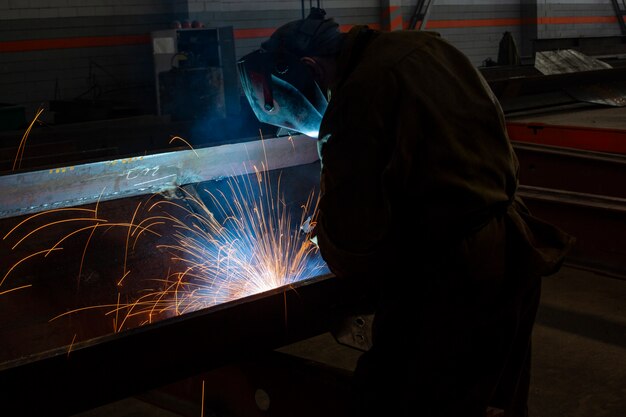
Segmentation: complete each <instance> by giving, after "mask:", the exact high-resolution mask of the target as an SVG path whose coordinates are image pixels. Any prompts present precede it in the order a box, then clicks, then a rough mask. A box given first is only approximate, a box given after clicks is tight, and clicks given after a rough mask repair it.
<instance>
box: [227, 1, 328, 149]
mask: <svg viewBox="0 0 626 417" xmlns="http://www.w3.org/2000/svg"><path fill="white" fill-rule="evenodd" d="M324 15H325V12H324V11H323V10H322V9H318V8H312V9H311V14H309V16H308V17H307V18H306V19H302V20H298V21H295V22H291V23H287V24H286V25H284V26H281V27H280V28H279V29H277V30H276V31H275V32H274V34H273V35H272V36H271V37H270V39H269V40H267V41H266V42H264V43H263V44H262V46H261V49H258V50H256V51H254V52H252V53H250V54H248V55H246V56H244V57H243V58H241V59H240V60H239V62H238V69H239V76H240V79H241V85H242V88H243V92H244V93H245V95H246V98H247V99H248V102H249V103H250V106H251V107H252V110H253V111H254V114H255V115H256V117H257V118H258V119H259V121H261V122H263V123H267V124H271V125H274V126H278V127H282V128H285V129H287V130H289V131H292V132H300V133H302V134H305V135H307V136H310V137H312V138H317V135H318V133H319V128H320V124H321V123H322V117H323V115H324V112H325V111H326V107H327V106H328V101H327V100H326V97H325V96H324V94H323V93H322V91H321V90H320V87H319V86H318V85H317V83H316V82H315V80H314V79H313V74H312V73H311V71H310V70H309V69H308V68H307V67H306V65H304V64H303V63H302V62H301V61H300V58H301V57H303V56H320V55H330V54H333V53H336V52H337V50H338V49H337V45H338V44H339V43H338V42H337V40H338V38H339V35H340V33H339V25H337V24H336V23H335V22H334V21H333V20H332V19H325V18H324Z"/></svg>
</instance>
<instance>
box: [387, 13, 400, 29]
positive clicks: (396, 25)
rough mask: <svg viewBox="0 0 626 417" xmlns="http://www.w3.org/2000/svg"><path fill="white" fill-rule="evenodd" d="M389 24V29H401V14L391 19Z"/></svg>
mask: <svg viewBox="0 0 626 417" xmlns="http://www.w3.org/2000/svg"><path fill="white" fill-rule="evenodd" d="M389 26H390V29H391V30H397V29H402V15H400V16H397V17H396V18H395V19H393V20H392V21H391V23H390V25H389Z"/></svg>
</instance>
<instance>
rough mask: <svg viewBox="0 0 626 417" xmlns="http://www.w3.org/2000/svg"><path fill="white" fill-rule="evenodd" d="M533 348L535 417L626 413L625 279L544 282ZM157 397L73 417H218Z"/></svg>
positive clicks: (340, 363) (314, 349) (313, 346)
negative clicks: (158, 399)
mask: <svg viewBox="0 0 626 417" xmlns="http://www.w3.org/2000/svg"><path fill="white" fill-rule="evenodd" d="M533 343H534V345H533V355H534V358H533V368H532V372H533V373H532V381H531V394H530V404H529V405H530V416H531V417H624V416H626V280H623V279H618V278H615V277H608V276H604V275H600V274H597V273H594V272H590V271H585V270H581V269H575V268H572V267H564V268H562V270H561V271H560V272H559V273H558V274H556V275H554V276H551V277H547V278H545V280H544V285H543V294H542V301H541V305H540V309H539V313H538V317H537V322H536V326H535V330H534V335H533ZM280 351H283V352H288V353H289V354H290V355H294V356H298V357H301V358H305V359H307V360H311V361H315V362H321V363H325V364H328V365H331V366H332V367H334V368H337V369H343V370H347V371H350V370H351V369H353V368H354V365H355V362H356V359H357V357H358V351H355V350H352V349H349V348H346V347H344V346H342V345H339V344H337V343H336V342H335V340H334V339H333V338H332V336H330V335H329V334H323V335H320V336H318V337H315V338H312V339H309V340H307V341H303V342H300V343H297V344H295V345H291V346H288V347H285V348H283V349H280ZM199 390H200V388H199V387H198V392H199ZM158 395H159V394H158V393H152V395H151V396H148V397H146V396H142V397H136V398H128V399H125V400H123V401H120V402H116V403H113V404H109V405H107V406H104V407H100V408H98V409H94V410H91V411H88V412H84V413H81V414H77V415H76V416H75V417H100V416H108V417H137V416H157V417H174V416H181V415H184V416H190V415H191V416H194V415H196V416H202V417H204V416H207V417H208V416H214V415H217V414H212V413H210V412H208V411H205V414H202V412H201V410H200V407H199V404H195V406H194V405H191V406H190V404H189V402H187V403H185V404H184V407H183V406H182V405H181V407H180V408H178V409H177V407H176V406H170V407H168V408H169V410H176V411H167V410H165V409H164V408H163V407H159V406H156V405H154V404H155V401H154V399H155V396H158ZM147 398H148V400H146V399H147ZM242 400H243V399H242ZM156 403H158V401H156ZM162 404H163V403H162ZM180 404H183V403H180ZM257 404H258V403H257ZM170 405H171V402H170ZM183 408H184V410H183ZM246 415H248V414H246ZM254 415H257V413H256V412H255V413H254ZM258 415H273V414H271V413H265V414H258ZM219 416H220V417H221V416H222V415H221V414H220V415H219ZM230 416H232V414H229V417H230ZM235 417H238V416H235Z"/></svg>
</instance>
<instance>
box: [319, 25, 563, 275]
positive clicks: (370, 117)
mask: <svg viewBox="0 0 626 417" xmlns="http://www.w3.org/2000/svg"><path fill="white" fill-rule="evenodd" d="M338 72H339V77H338V82H337V83H336V84H335V85H333V86H332V87H331V90H330V101H329V106H328V109H327V111H326V113H325V114H324V118H323V120H322V125H321V129H320V135H319V138H320V139H319V142H318V144H319V152H320V158H321V161H322V171H321V199H320V205H319V212H318V218H317V226H316V233H317V240H318V243H319V247H320V250H321V253H322V255H323V257H324V259H325V260H326V262H327V263H328V265H329V267H330V269H331V270H332V271H333V272H334V273H335V274H336V275H338V276H347V277H356V278H358V277H360V276H370V277H381V276H383V275H384V274H385V272H388V271H389V268H390V266H391V265H393V266H394V269H395V268H397V269H398V270H400V271H401V270H403V267H407V266H408V267H412V266H414V265H416V264H419V265H423V264H425V263H428V262H429V260H430V259H432V257H431V255H432V254H433V253H434V252H437V251H439V250H440V249H441V250H443V251H446V250H448V249H449V246H451V245H454V244H456V243H455V242H457V243H458V241H459V239H463V238H464V237H465V236H468V235H471V234H472V233H474V232H475V231H476V230H479V229H481V228H482V227H484V225H485V224H487V223H488V222H489V221H490V219H492V218H494V217H498V218H504V220H505V221H504V224H506V227H507V231H506V235H507V236H509V237H510V236H511V235H514V236H515V238H516V240H517V241H518V244H517V246H516V247H517V249H516V250H517V253H516V254H515V255H514V256H513V258H514V262H516V263H518V264H519V266H520V268H524V270H525V271H527V273H528V274H530V275H534V276H543V275H549V274H552V273H554V272H556V271H557V270H558V268H559V267H560V265H561V263H562V261H563V259H564V257H565V255H566V254H567V252H568V250H569V249H570V247H571V245H572V243H573V241H574V239H573V238H572V237H571V236H569V235H568V234H566V233H564V232H563V231H561V230H560V229H558V228H556V227H554V226H552V225H550V224H547V223H546V222H544V221H542V220H540V219H537V218H535V217H533V216H532V215H531V213H529V212H528V210H527V209H526V208H525V207H524V205H523V203H522V201H521V200H520V199H519V198H518V197H517V196H516V190H517V187H518V169H519V165H518V161H517V158H516V156H515V153H514V150H513V148H512V146H511V143H510V142H509V138H508V135H507V131H506V126H505V120H504V116H503V112H502V109H501V107H500V105H499V103H498V101H497V99H496V98H495V96H494V94H493V93H492V91H491V89H490V88H489V86H488V85H487V84H486V82H485V80H484V79H483V77H482V76H481V74H480V73H479V71H478V70H477V69H476V68H475V67H474V65H473V64H472V63H471V62H470V61H469V60H468V58H467V57H466V56H465V55H464V54H462V53H461V52H460V51H459V50H458V49H456V48H455V47H454V46H452V45H451V44H450V43H448V42H447V41H446V40H444V39H443V38H442V37H440V36H439V35H438V34H436V33H433V32H423V31H394V32H376V31H371V30H369V29H367V28H366V27H362V26H357V27H354V28H353V29H352V30H351V31H350V32H349V33H348V34H347V37H346V40H345V42H344V45H343V48H342V50H341V52H340V56H339V61H338ZM504 236H505V234H501V233H499V234H498V236H495V235H494V239H496V238H497V239H500V242H498V241H496V242H495V244H499V243H502V244H504V241H503V240H502V239H504ZM481 240H482V241H489V239H485V238H484V237H483V238H482V239H481ZM493 243H494V242H491V243H490V244H493ZM471 253H472V251H471V250H469V251H466V256H473V255H471ZM480 253H483V254H485V253H486V254H487V255H482V256H483V257H484V258H485V259H475V260H474V261H475V262H487V263H488V262H491V261H494V260H493V259H491V258H490V256H489V255H488V251H487V252H485V251H482V252H480ZM461 256H463V255H461ZM418 279H419V278H418Z"/></svg>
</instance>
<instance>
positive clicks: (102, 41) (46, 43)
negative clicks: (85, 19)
mask: <svg viewBox="0 0 626 417" xmlns="http://www.w3.org/2000/svg"><path fill="white" fill-rule="evenodd" d="M399 19H402V16H401V15H400V16H398V17H397V18H396V19H394V20H393V21H392V22H391V27H392V28H393V29H395V28H400V26H399V22H398V20H399ZM598 23H600V24H605V23H606V24H614V23H617V17H616V16H581V17H540V18H536V19H518V18H514V19H461V20H430V21H428V22H427V23H426V29H445V28H469V27H495V26H516V25H522V24H542V25H562V24H598ZM353 26H354V25H340V30H341V31H342V32H347V31H348V30H350V29H351V28H352V27H353ZM368 26H369V27H370V28H372V29H380V24H378V23H372V24H368ZM403 27H404V28H405V29H406V28H407V27H408V22H403ZM274 30H275V28H258V29H236V30H235V31H234V36H235V39H254V38H267V37H269V36H270V35H271V34H272V33H273V32H274ZM149 43H150V35H149V34H144V35H124V36H87V37H75V38H57V39H29V40H21V41H8V42H0V52H26V51H39V50H48V49H70V48H92V47H98V46H120V45H143V44H149Z"/></svg>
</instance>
